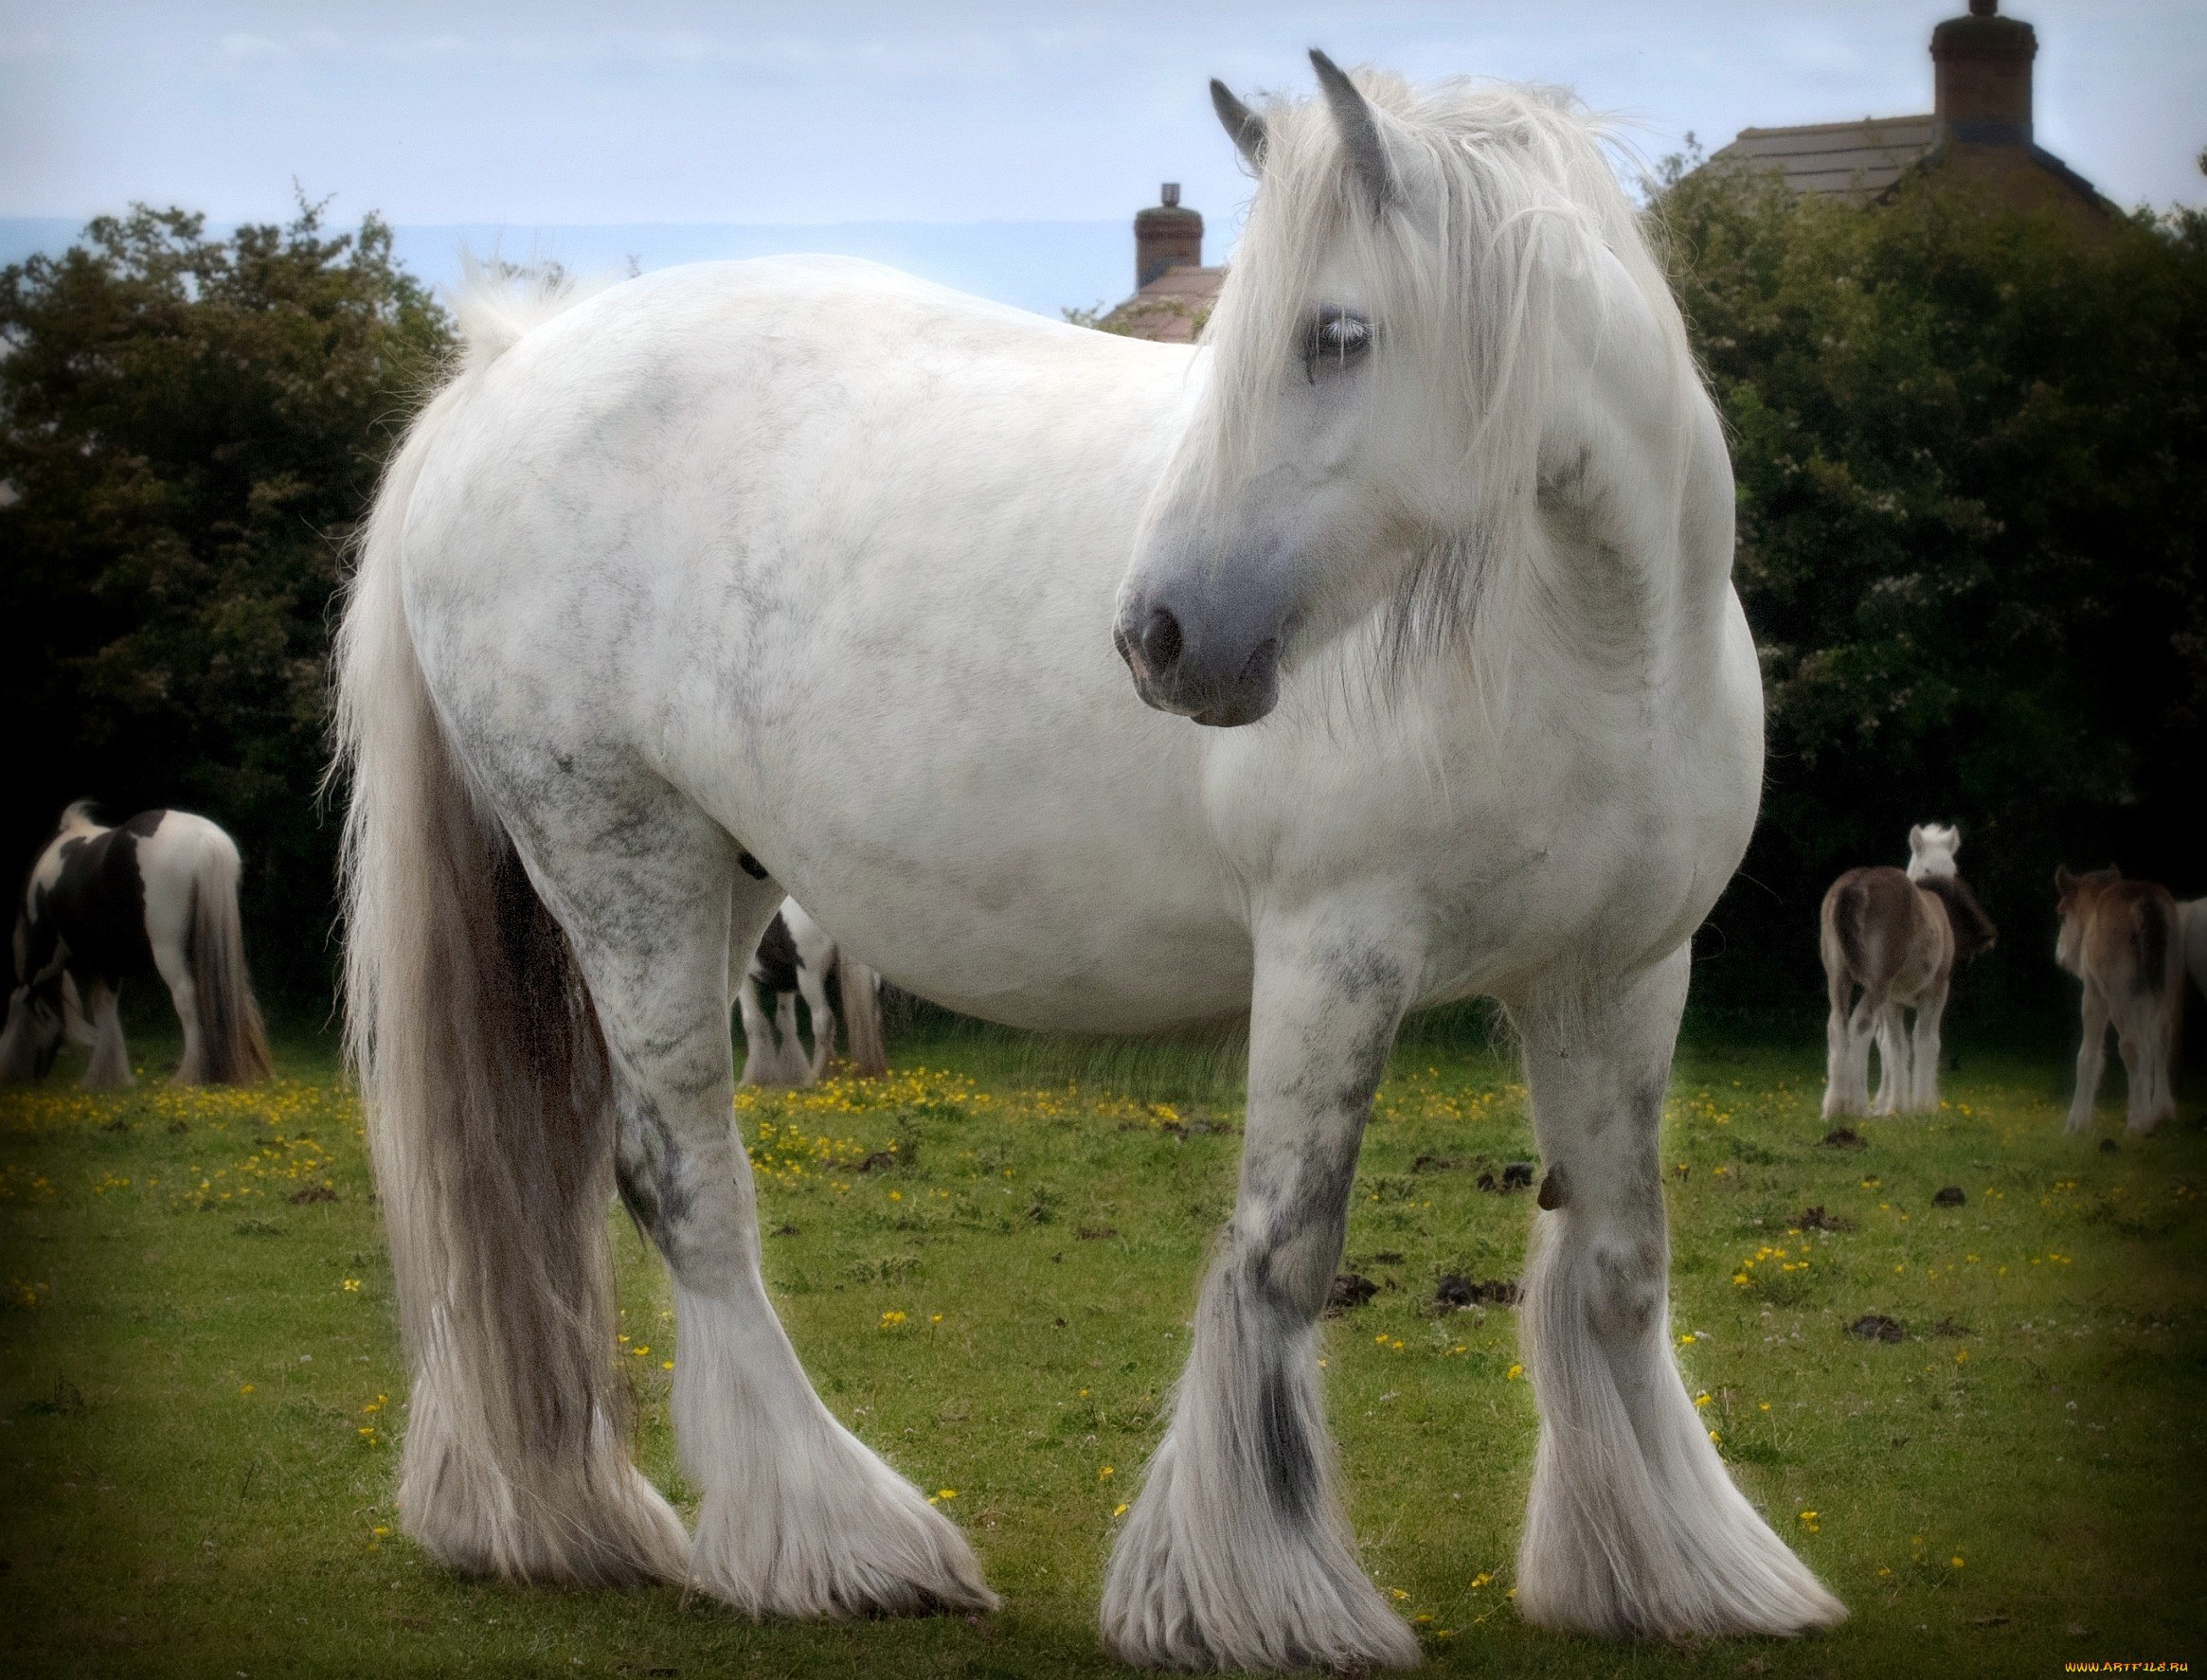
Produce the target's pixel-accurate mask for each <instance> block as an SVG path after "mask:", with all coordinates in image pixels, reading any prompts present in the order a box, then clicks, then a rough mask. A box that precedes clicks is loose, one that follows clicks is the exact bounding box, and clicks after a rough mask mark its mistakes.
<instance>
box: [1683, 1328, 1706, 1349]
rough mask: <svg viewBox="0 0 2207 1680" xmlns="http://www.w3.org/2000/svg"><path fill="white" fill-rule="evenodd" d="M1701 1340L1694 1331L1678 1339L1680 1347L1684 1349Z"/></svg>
mask: <svg viewBox="0 0 2207 1680" xmlns="http://www.w3.org/2000/svg"><path fill="white" fill-rule="evenodd" d="M1700 1339H1701V1338H1700V1337H1699V1336H1696V1334H1695V1333H1694V1332H1693V1331H1687V1332H1686V1333H1685V1334H1684V1335H1682V1336H1680V1337H1679V1338H1678V1346H1679V1347H1681V1348H1683V1347H1686V1346H1688V1345H1689V1344H1691V1343H1694V1342H1697V1341H1699V1340H1700Z"/></svg>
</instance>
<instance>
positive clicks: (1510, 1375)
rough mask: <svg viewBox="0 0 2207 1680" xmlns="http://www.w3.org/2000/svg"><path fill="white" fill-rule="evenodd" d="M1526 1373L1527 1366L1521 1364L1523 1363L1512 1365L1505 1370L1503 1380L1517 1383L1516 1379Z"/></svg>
mask: <svg viewBox="0 0 2207 1680" xmlns="http://www.w3.org/2000/svg"><path fill="white" fill-rule="evenodd" d="M1524 1374H1525V1367H1523V1366H1521V1365H1514V1366H1512V1367H1510V1368H1509V1369H1508V1370H1506V1371H1504V1372H1503V1373H1502V1381H1503V1382H1505V1383H1515V1382H1516V1380H1517V1379H1518V1378H1519V1377H1521V1376H1523V1375H1524Z"/></svg>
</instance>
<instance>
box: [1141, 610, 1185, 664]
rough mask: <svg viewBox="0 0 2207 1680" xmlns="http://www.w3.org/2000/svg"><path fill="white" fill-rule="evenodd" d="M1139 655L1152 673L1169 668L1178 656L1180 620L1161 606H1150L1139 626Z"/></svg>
mask: <svg viewBox="0 0 2207 1680" xmlns="http://www.w3.org/2000/svg"><path fill="white" fill-rule="evenodd" d="M1141 656H1142V662H1143V663H1144V664H1146V665H1147V666H1148V667H1149V668H1150V670H1151V673H1152V674H1153V675H1155V674H1160V673H1162V672H1164V671H1167V670H1171V669H1172V668H1173V662H1174V661H1175V660H1176V659H1178V658H1179V657H1180V620H1179V619H1177V618H1175V617H1173V615H1172V614H1171V613H1170V612H1168V611H1167V610H1166V609H1165V608H1163V607H1152V608H1151V609H1150V617H1149V622H1148V623H1146V624H1144V625H1143V626H1142V628H1141Z"/></svg>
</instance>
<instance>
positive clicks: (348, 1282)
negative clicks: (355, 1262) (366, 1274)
mask: <svg viewBox="0 0 2207 1680" xmlns="http://www.w3.org/2000/svg"><path fill="white" fill-rule="evenodd" d="M345 1293H346V1294H347V1295H358V1294H359V1293H360V1279H359V1278H346V1279H345Z"/></svg>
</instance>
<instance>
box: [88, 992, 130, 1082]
mask: <svg viewBox="0 0 2207 1680" xmlns="http://www.w3.org/2000/svg"><path fill="white" fill-rule="evenodd" d="M117 999H118V993H117V988H115V987H113V986H110V985H109V984H108V983H107V982H106V981H105V980H95V981H94V982H93V983H92V997H91V1000H90V1001H91V1005H92V1060H91V1061H89V1062H88V1063H85V1064H84V1079H83V1081H82V1082H83V1086H84V1089H86V1090H87V1091H119V1090H121V1089H123V1088H124V1087H125V1086H126V1085H132V1084H135V1083H136V1082H137V1081H135V1079H134V1078H133V1077H132V1074H131V1053H130V1046H127V1045H125V1044H124V1043H123V1040H122V1010H121V1009H120V1008H119V1007H118V1003H117Z"/></svg>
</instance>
